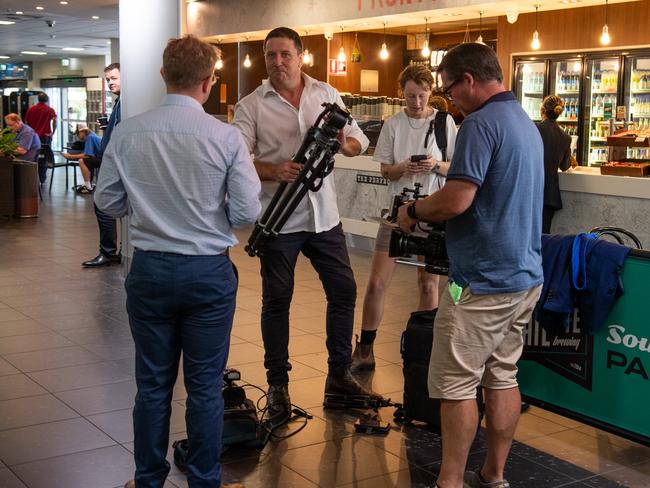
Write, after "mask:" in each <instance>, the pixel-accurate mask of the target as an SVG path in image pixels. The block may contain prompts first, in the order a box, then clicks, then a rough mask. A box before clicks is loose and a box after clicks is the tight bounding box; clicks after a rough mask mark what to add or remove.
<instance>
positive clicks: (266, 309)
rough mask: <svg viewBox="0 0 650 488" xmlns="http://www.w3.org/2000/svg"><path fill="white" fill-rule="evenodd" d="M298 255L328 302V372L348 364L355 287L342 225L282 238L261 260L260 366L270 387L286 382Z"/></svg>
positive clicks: (268, 249) (287, 378)
mask: <svg viewBox="0 0 650 488" xmlns="http://www.w3.org/2000/svg"><path fill="white" fill-rule="evenodd" d="M300 252H302V253H303V254H304V255H305V256H306V257H307V258H309V260H310V261H311V264H312V266H313V267H314V269H315V270H316V272H317V273H318V276H319V278H320V280H321V282H322V283H323V288H324V289H325V295H326V297H327V319H326V331H327V341H326V344H327V351H328V353H329V360H328V365H329V371H330V373H333V374H337V373H340V372H342V371H344V370H345V369H346V368H349V366H350V362H351V355H352V327H353V325H354V305H355V302H356V298H357V285H356V283H355V281H354V275H353V273H352V268H351V267H350V258H349V257H348V251H347V248H346V246H345V236H344V235H343V230H342V226H341V224H339V225H337V226H336V227H334V228H333V229H330V230H329V231H327V232H320V233H314V232H296V233H292V234H280V235H278V236H277V237H276V238H275V239H273V240H272V241H270V242H269V244H268V246H267V248H266V249H265V250H264V256H262V257H261V258H260V262H261V264H262V267H261V275H262V337H263V339H264V366H265V367H266V369H267V370H268V371H267V373H266V376H267V381H268V383H269V385H281V384H285V383H288V381H289V375H288V371H289V370H290V369H291V364H290V363H289V307H290V305H291V298H292V296H293V287H294V271H295V267H296V260H297V259H298V254H299V253H300Z"/></svg>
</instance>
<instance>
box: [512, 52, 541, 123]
mask: <svg viewBox="0 0 650 488" xmlns="http://www.w3.org/2000/svg"><path fill="white" fill-rule="evenodd" d="M515 79H516V81H515V83H516V90H515V93H516V95H517V100H519V103H521V106H522V107H523V108H524V110H525V111H526V113H527V114H528V116H529V117H530V118H531V119H533V120H541V115H540V106H541V103H542V100H543V98H544V91H545V89H546V62H545V61H541V62H539V61H521V62H517V63H516V65H515Z"/></svg>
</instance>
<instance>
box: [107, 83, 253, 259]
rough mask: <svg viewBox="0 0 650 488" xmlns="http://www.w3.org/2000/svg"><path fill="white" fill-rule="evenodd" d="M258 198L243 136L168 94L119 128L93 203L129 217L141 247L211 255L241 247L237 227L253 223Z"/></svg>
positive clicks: (194, 104) (196, 105) (198, 107)
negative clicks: (155, 106)
mask: <svg viewBox="0 0 650 488" xmlns="http://www.w3.org/2000/svg"><path fill="white" fill-rule="evenodd" d="M259 192H260V180H259V178H258V176H257V173H256V171H255V167H254V166H253V162H252V160H251V158H250V155H249V153H248V149H247V148H246V145H245V144H244V141H243V139H242V136H241V134H240V132H239V131H238V130H237V129H236V128H235V127H232V126H229V125H226V124H224V123H222V122H220V121H218V120H216V119H215V118H214V117H212V116H210V115H208V114H206V113H205V111H204V110H203V107H202V106H201V105H200V104H199V102H198V101H196V100H195V99H193V98H191V97H187V96H183V95H167V96H165V98H164V99H163V101H162V104H161V105H160V106H159V107H157V108H155V109H153V110H150V111H148V112H145V113H143V114H141V115H138V116H136V117H131V118H128V119H126V120H123V121H122V122H121V123H120V124H119V125H118V126H117V127H115V131H114V132H113V134H112V137H111V141H110V142H109V144H108V146H107V148H106V152H105V153H104V158H103V162H102V169H101V171H100V173H99V181H98V184H97V191H96V192H95V204H96V205H97V206H98V207H99V209H100V210H103V211H104V212H106V213H107V214H109V215H112V216H114V217H122V216H124V215H126V214H127V213H129V214H130V223H129V231H130V234H131V242H132V244H133V246H134V247H136V248H138V249H142V250H145V251H162V252H174V253H179V254H184V255H209V254H219V253H221V252H223V251H224V250H225V249H226V248H228V247H230V246H233V245H235V244H236V243H237V239H236V238H235V236H234V234H233V232H232V228H236V227H242V226H246V225H248V224H251V223H253V222H255V219H256V217H257V216H258V214H259V212H260V209H261V206H260V202H259V199H258V194H259Z"/></svg>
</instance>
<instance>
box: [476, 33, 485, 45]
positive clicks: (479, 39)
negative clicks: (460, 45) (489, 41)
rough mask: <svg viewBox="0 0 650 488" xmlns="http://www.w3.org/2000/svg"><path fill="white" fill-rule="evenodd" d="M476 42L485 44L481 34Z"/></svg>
mask: <svg viewBox="0 0 650 488" xmlns="http://www.w3.org/2000/svg"><path fill="white" fill-rule="evenodd" d="M476 44H483V45H485V43H484V42H483V36H482V35H481V34H479V35H478V37H477V38H476Z"/></svg>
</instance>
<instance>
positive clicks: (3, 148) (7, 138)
mask: <svg viewBox="0 0 650 488" xmlns="http://www.w3.org/2000/svg"><path fill="white" fill-rule="evenodd" d="M15 137H16V134H14V133H13V132H11V131H10V130H9V128H8V127H5V128H4V129H2V130H0V161H4V162H10V161H13V159H14V151H15V150H16V148H17V147H18V144H17V143H16V141H14V138H15Z"/></svg>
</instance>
